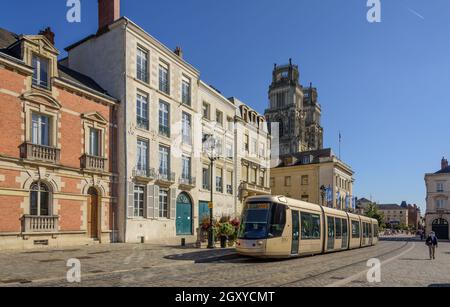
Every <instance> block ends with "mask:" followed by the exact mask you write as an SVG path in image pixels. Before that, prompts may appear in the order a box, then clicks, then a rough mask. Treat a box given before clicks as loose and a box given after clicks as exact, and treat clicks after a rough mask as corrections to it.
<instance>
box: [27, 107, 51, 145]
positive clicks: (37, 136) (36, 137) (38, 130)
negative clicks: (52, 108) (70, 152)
mask: <svg viewBox="0 0 450 307" xmlns="http://www.w3.org/2000/svg"><path fill="white" fill-rule="evenodd" d="M31 117H32V123H31V142H32V143H33V144H36V145H42V146H50V117H48V116H46V115H42V114H37V113H33V114H32V116H31Z"/></svg>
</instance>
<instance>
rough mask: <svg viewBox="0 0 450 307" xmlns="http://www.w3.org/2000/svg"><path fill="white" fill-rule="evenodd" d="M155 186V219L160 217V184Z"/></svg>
mask: <svg viewBox="0 0 450 307" xmlns="http://www.w3.org/2000/svg"><path fill="white" fill-rule="evenodd" d="M152 188H153V197H154V199H153V204H154V205H153V215H154V217H155V219H157V218H159V186H157V185H154V186H152Z"/></svg>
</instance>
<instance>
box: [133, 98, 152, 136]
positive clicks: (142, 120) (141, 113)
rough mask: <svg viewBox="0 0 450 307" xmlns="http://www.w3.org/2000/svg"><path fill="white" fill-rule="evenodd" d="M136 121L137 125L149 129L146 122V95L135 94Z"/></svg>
mask: <svg viewBox="0 0 450 307" xmlns="http://www.w3.org/2000/svg"><path fill="white" fill-rule="evenodd" d="M136 121H137V127H138V128H142V129H147V130H148V129H149V124H148V95H142V94H137V99H136Z"/></svg>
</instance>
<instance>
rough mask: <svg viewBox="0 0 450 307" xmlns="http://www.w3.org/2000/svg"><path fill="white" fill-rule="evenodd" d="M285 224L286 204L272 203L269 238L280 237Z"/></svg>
mask: <svg viewBox="0 0 450 307" xmlns="http://www.w3.org/2000/svg"><path fill="white" fill-rule="evenodd" d="M285 226H286V206H284V205H280V204H272V211H271V215H270V228H269V234H268V237H269V238H275V237H281V236H282V235H283V231H284V227H285Z"/></svg>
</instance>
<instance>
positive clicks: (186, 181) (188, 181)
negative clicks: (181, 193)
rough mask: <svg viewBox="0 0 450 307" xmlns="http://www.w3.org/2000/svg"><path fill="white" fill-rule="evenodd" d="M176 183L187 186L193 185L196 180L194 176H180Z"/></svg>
mask: <svg viewBox="0 0 450 307" xmlns="http://www.w3.org/2000/svg"><path fill="white" fill-rule="evenodd" d="M178 183H179V184H180V185H184V186H188V187H195V185H196V184H197V180H196V178H195V177H191V176H182V177H180V179H179V180H178Z"/></svg>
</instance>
